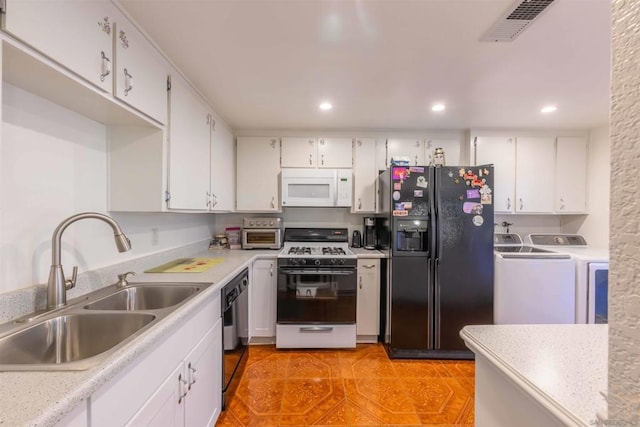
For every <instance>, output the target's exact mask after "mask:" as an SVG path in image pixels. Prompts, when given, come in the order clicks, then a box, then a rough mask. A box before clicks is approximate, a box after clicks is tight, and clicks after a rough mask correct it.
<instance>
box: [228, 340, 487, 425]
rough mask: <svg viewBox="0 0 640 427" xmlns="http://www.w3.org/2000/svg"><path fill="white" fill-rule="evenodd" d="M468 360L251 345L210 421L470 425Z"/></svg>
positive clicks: (369, 349)
mask: <svg viewBox="0 0 640 427" xmlns="http://www.w3.org/2000/svg"><path fill="white" fill-rule="evenodd" d="M474 373H475V368H474V363H473V362H472V361H448V360H395V359H394V360H391V359H389V358H388V357H387V354H386V352H385V350H384V348H383V347H382V346H381V345H379V344H370V345H358V346H357V348H356V349H353V350H338V351H331V350H276V349H275V347H273V346H251V347H250V348H249V355H248V359H247V366H246V369H245V371H244V373H243V375H242V377H241V378H240V380H239V382H238V385H237V389H236V390H235V393H234V395H233V396H232V398H231V399H230V400H229V401H228V402H227V409H226V410H225V411H224V412H223V413H222V414H221V416H220V418H219V420H218V423H217V424H216V425H217V426H238V427H239V426H308V425H313V426H389V425H391V426H432V427H435V426H438V427H445V426H472V425H473V417H474V412H473V408H474V405H473V396H474Z"/></svg>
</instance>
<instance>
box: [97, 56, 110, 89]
mask: <svg viewBox="0 0 640 427" xmlns="http://www.w3.org/2000/svg"><path fill="white" fill-rule="evenodd" d="M100 55H101V56H102V70H101V74H100V81H101V82H103V81H104V78H105V77H107V76H108V75H109V74H111V60H110V59H109V58H107V55H105V54H104V51H100Z"/></svg>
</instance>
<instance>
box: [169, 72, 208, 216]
mask: <svg viewBox="0 0 640 427" xmlns="http://www.w3.org/2000/svg"><path fill="white" fill-rule="evenodd" d="M169 102H170V108H169V196H170V198H169V201H168V207H169V208H170V209H185V210H208V209H209V205H210V203H211V200H210V191H209V187H210V175H209V171H210V163H211V160H210V159H211V151H210V150H211V144H210V138H211V124H212V116H211V113H210V112H209V108H208V106H207V105H206V104H204V102H202V101H201V100H200V98H199V97H198V96H197V94H195V93H194V92H193V91H192V90H191V87H190V86H189V85H188V84H187V82H186V81H184V80H183V79H182V78H181V77H180V76H179V75H175V76H172V77H171V90H170V91H169Z"/></svg>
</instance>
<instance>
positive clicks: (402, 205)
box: [395, 202, 406, 211]
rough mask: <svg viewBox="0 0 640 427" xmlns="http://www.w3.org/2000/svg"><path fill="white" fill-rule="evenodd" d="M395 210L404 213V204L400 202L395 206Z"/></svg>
mask: <svg viewBox="0 0 640 427" xmlns="http://www.w3.org/2000/svg"><path fill="white" fill-rule="evenodd" d="M395 207H396V210H397V211H404V210H406V208H405V206H404V202H400V203H396V204H395Z"/></svg>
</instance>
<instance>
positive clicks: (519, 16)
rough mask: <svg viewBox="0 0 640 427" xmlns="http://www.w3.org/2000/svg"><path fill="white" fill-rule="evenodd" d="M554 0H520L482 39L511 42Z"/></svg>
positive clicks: (485, 40) (484, 40)
mask: <svg viewBox="0 0 640 427" xmlns="http://www.w3.org/2000/svg"><path fill="white" fill-rule="evenodd" d="M553 1H554V0H520V1H518V2H517V3H515V4H514V5H513V6H511V7H510V8H509V10H507V12H506V13H505V14H504V15H502V16H501V17H500V19H499V20H498V21H497V22H496V23H495V24H494V25H493V26H492V27H491V28H490V29H489V31H487V32H486V33H485V34H484V35H483V36H482V37H480V41H483V42H511V41H513V40H515V39H516V37H518V36H519V35H520V34H522V32H523V31H524V30H525V28H527V27H528V26H529V25H531V23H532V22H533V20H534V19H536V18H537V17H538V16H540V14H541V13H542V12H543V11H544V10H545V9H546V8H547V6H549V5H550V4H551V3H553Z"/></svg>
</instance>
